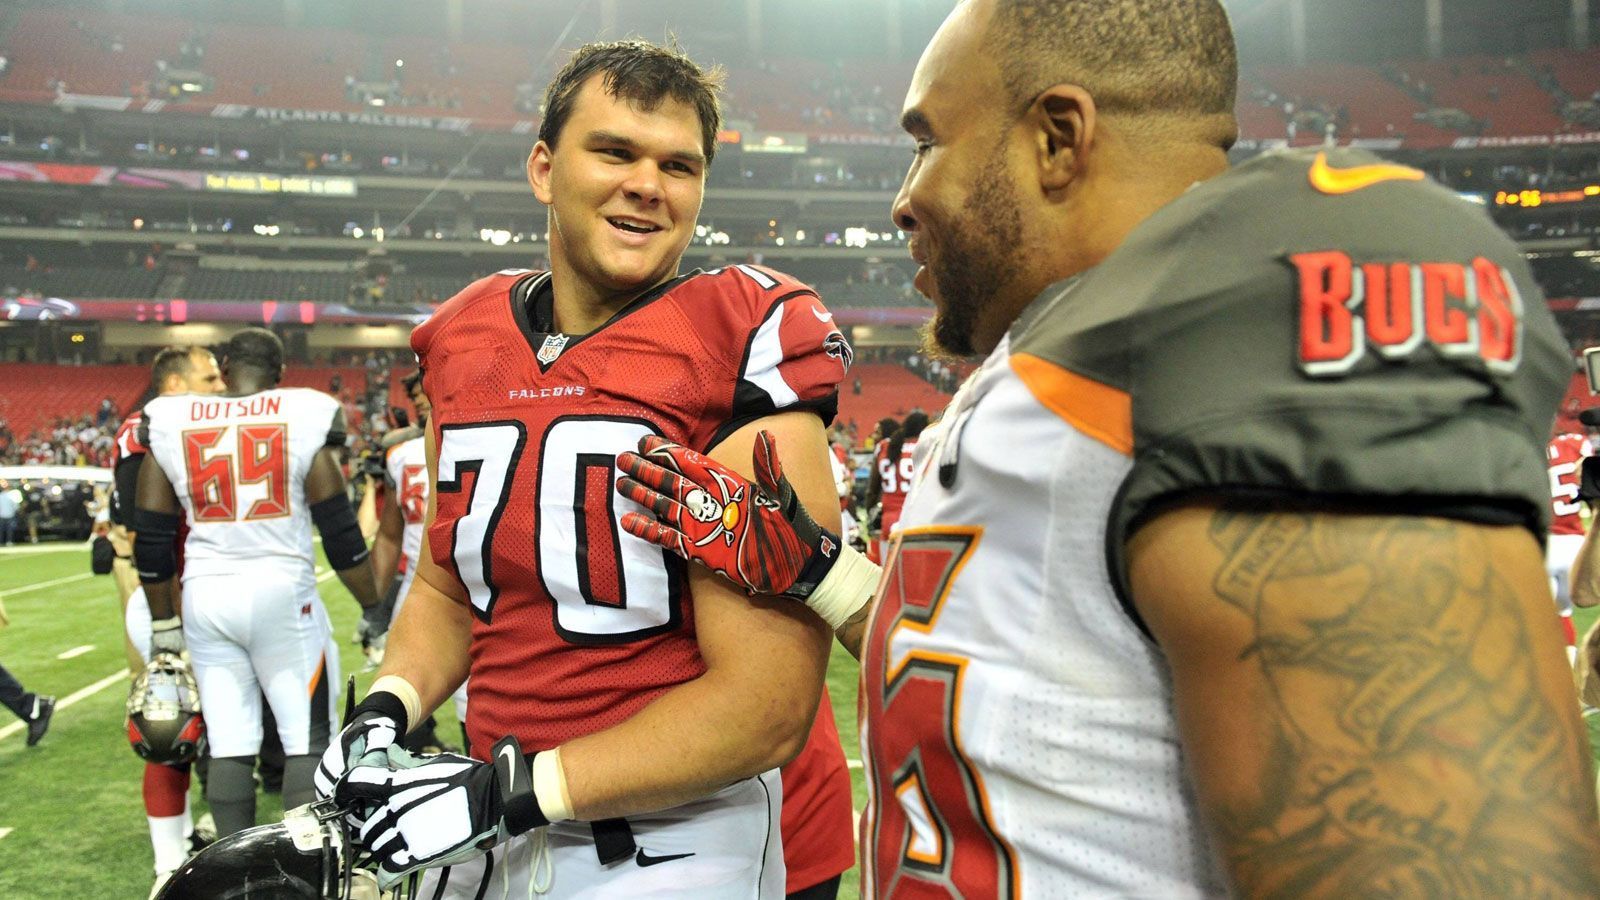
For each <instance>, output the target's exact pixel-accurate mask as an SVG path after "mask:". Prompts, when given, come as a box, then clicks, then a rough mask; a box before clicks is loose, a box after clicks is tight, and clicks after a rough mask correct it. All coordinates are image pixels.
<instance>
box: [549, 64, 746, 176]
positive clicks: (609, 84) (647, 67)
mask: <svg viewBox="0 0 1600 900" xmlns="http://www.w3.org/2000/svg"><path fill="white" fill-rule="evenodd" d="M597 72H599V73H604V75H605V80H604V81H603V82H602V84H601V86H602V87H604V88H605V91H606V93H608V94H610V95H611V96H613V97H616V98H618V99H620V100H627V101H628V102H630V103H633V104H634V105H636V106H638V107H639V108H640V109H643V110H644V111H646V112H652V111H654V110H655V109H656V108H657V107H658V106H660V105H661V101H663V100H665V99H667V98H668V97H671V98H672V99H674V100H677V101H679V102H680V103H686V104H688V105H690V106H692V107H694V111H695V114H696V115H697V116H698V117H699V118H700V144H701V147H700V149H701V151H702V152H704V153H705V155H706V162H707V163H708V164H709V163H710V162H711V160H712V158H713V157H715V156H716V155H717V132H718V131H719V130H720V129H721V128H722V107H721V105H720V104H719V103H718V102H717V94H718V92H720V91H721V90H722V82H723V72H722V68H721V67H720V66H714V67H712V68H710V69H703V68H701V67H700V65H699V64H698V63H696V62H695V61H694V60H692V59H690V58H689V57H688V56H685V55H684V54H683V52H682V51H681V50H679V49H678V48H677V46H676V45H669V46H665V47H663V46H660V45H657V44H652V43H650V42H649V41H641V40H628V41H605V42H597V43H593V44H585V45H583V46H582V47H579V48H578V50H577V52H575V53H573V54H572V58H571V59H569V60H567V64H566V65H565V66H562V68H561V71H560V72H557V73H556V77H555V78H553V79H551V81H550V86H549V87H547V88H545V92H544V119H543V121H541V122H540V123H539V140H541V141H544V142H545V144H547V145H549V147H550V148H551V149H555V146H556V139H557V138H558V137H560V135H561V129H562V128H563V127H564V126H565V125H566V124H567V119H569V118H571V116H572V106H573V104H574V103H576V102H577V97H578V89H579V88H581V87H583V83H584V82H586V81H588V80H589V78H590V77H591V76H593V75H594V74H595V73H597Z"/></svg>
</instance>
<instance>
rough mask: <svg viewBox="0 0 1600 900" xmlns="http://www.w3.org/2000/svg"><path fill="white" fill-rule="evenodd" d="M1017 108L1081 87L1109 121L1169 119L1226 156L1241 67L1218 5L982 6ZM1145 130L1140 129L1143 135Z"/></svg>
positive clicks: (1046, 1)
mask: <svg viewBox="0 0 1600 900" xmlns="http://www.w3.org/2000/svg"><path fill="white" fill-rule="evenodd" d="M976 2H979V3H981V4H987V5H988V6H990V12H991V13H992V14H991V16H990V17H989V22H988V29H987V34H986V37H987V39H988V42H989V44H990V47H991V50H992V51H993V54H994V58H995V59H996V60H997V61H998V63H999V66H1000V74H1001V78H1002V79H1003V81H1004V82H1005V85H1006V90H1007V93H1008V94H1009V95H1010V99H1011V101H1012V102H1011V104H1010V105H1011V108H1012V109H1013V110H1014V111H1016V112H1017V113H1020V112H1021V111H1022V110H1024V109H1025V108H1026V107H1027V106H1028V104H1029V103H1030V102H1032V100H1033V98H1034V97H1036V96H1038V95H1039V93H1040V92H1042V91H1044V90H1045V89H1046V88H1048V87H1050V86H1051V85H1055V84H1075V85H1078V86H1079V87H1081V88H1083V89H1084V90H1085V91H1087V92H1088V93H1089V95H1090V96H1092V97H1093V98H1094V101H1095V106H1096V107H1097V108H1098V109H1099V111H1100V113H1101V114H1102V115H1106V116H1109V117H1115V118H1119V119H1123V120H1138V119H1147V120H1148V119H1160V120H1163V123H1164V125H1165V127H1167V128H1169V129H1170V128H1173V127H1177V128H1181V129H1183V130H1185V131H1191V132H1193V134H1194V136H1195V137H1197V138H1199V139H1202V140H1205V141H1207V142H1215V143H1218V144H1219V145H1220V146H1222V147H1224V148H1226V147H1229V146H1232V144H1233V141H1234V140H1235V139H1236V137H1237V136H1238V127H1237V125H1236V124H1235V122H1234V118H1233V105H1234V94H1235V91H1236V86H1237V84H1238V81H1239V61H1238V56H1237V53H1236V51H1235V48H1234V42H1233V29H1232V27H1231V26H1230V25H1229V24H1228V15H1227V13H1226V12H1224V11H1223V9H1222V4H1221V3H1220V2H1218V0H976ZM1135 127H1137V126H1135Z"/></svg>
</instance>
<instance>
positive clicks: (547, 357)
mask: <svg viewBox="0 0 1600 900" xmlns="http://www.w3.org/2000/svg"><path fill="white" fill-rule="evenodd" d="M565 349H567V336H566V335H564V334H549V335H545V338H544V344H543V345H542V346H540V347H539V355H538V360H539V364H540V365H542V366H548V365H550V364H551V363H553V362H555V361H556V357H558V356H560V355H561V351H562V350H565Z"/></svg>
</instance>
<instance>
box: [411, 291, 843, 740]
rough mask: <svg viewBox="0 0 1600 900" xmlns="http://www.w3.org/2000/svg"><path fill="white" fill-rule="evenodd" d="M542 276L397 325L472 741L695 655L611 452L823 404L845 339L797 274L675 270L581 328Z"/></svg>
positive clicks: (610, 708) (594, 699)
mask: <svg viewBox="0 0 1600 900" xmlns="http://www.w3.org/2000/svg"><path fill="white" fill-rule="evenodd" d="M550 309H551V295H550V288H549V276H548V274H545V273H539V274H533V273H518V272H506V273H500V274H497V275H493V276H490V277H489V278H486V279H483V280H481V281H479V282H477V283H475V284H473V285H471V286H470V287H468V288H467V289H466V290H464V291H463V292H461V293H460V294H458V295H457V296H456V297H455V298H453V299H452V300H450V301H449V302H448V303H446V304H445V305H444V306H443V307H441V308H440V309H439V311H438V312H437V313H435V314H434V316H433V317H432V318H431V319H430V320H429V321H427V322H426V323H424V324H423V325H421V326H419V327H418V328H417V330H416V331H415V332H414V333H413V334H412V338H411V342H412V348H413V349H414V350H415V351H416V353H417V358H418V360H419V361H420V363H421V365H422V370H423V373H424V374H423V378H424V386H425V387H426V389H427V393H428V396H429V398H431V399H432V400H433V414H432V417H431V419H430V421H429V423H428V427H429V428H430V429H431V430H432V432H433V436H434V439H435V441H436V446H437V451H436V453H437V465H438V472H437V479H438V480H437V484H436V485H435V490H436V496H435V500H434V502H435V515H434V520H433V523H432V525H431V530H430V532H429V534H428V543H429V547H430V548H431V549H430V552H431V553H432V554H433V559H434V561H435V562H436V563H438V564H439V565H440V566H441V567H443V568H444V569H445V570H446V571H449V572H452V573H454V574H455V575H456V576H457V577H458V578H459V580H460V582H461V584H462V586H463V587H464V588H465V589H466V592H467V594H468V595H469V597H470V601H471V604H472V612H473V615H474V617H475V618H474V623H473V639H472V650H471V655H472V665H471V674H470V678H471V683H472V705H471V707H470V710H469V713H468V722H467V727H468V732H469V734H470V736H471V739H472V744H473V745H474V746H476V747H489V746H491V745H492V744H493V743H494V741H496V740H498V739H499V738H500V737H502V736H504V735H506V734H515V735H516V736H517V737H518V739H519V740H520V741H521V742H522V745H523V746H524V747H525V748H529V749H533V748H548V747H552V746H555V745H557V744H559V743H561V742H563V741H566V740H569V739H571V738H574V737H578V736H581V735H584V734H588V733H590V732H594V731H597V730H600V729H602V728H605V727H607V726H609V725H612V724H615V723H616V722H619V721H622V720H624V719H626V718H628V717H629V716H631V715H632V714H633V713H634V712H636V711H637V710H639V709H640V708H641V707H643V706H644V705H645V704H647V703H649V701H650V700H651V699H653V698H654V697H655V696H657V695H658V694H660V693H661V692H662V691H665V690H667V689H668V688H670V687H672V686H674V685H677V684H680V683H682V682H684V681H688V680H690V679H692V678H695V677H697V676H698V675H700V674H701V673H702V672H703V671H704V664H703V663H702V661H701V659H700V655H699V650H698V647H697V646H696V644H695V636H694V625H693V622H694V619H693V615H692V609H691V602H690V598H689V596H688V594H687V591H686V586H687V579H686V577H685V572H684V570H683V567H682V565H681V561H680V560H679V559H678V558H677V557H675V556H672V555H671V554H669V553H666V552H665V551H662V550H661V549H660V548H659V547H656V546H654V545H652V544H649V543H646V542H644V541H641V540H639V539H637V538H635V537H633V536H632V535H629V534H627V533H626V532H624V531H623V530H622V528H621V527H620V525H619V524H618V522H619V520H620V518H621V516H622V514H623V513H624V512H625V511H627V507H628V506H629V505H630V504H629V503H628V501H626V500H623V499H622V498H620V497H618V496H616V494H615V493H614V492H613V490H612V483H613V482H614V481H615V479H616V478H617V475H618V472H617V470H616V465H615V460H616V455H617V454H618V453H621V452H623V451H625V450H631V449H634V448H635V446H636V445H637V443H638V441H639V438H641V437H643V436H644V435H647V434H659V435H664V436H666V437H667V438H669V439H671V440H674V441H677V442H679V443H682V444H684V445H686V446H689V447H694V448H696V449H700V450H708V449H710V448H712V447H715V446H716V445H717V443H718V442H720V441H721V440H722V439H723V438H724V437H726V436H727V435H728V434H730V433H732V432H733V431H734V430H736V429H737V428H739V427H741V426H742V425H744V424H746V423H748V422H751V421H753V420H755V419H758V418H761V417H763V416H767V415H771V414H773V413H775V412H778V411H782V410H807V409H809V410H814V411H815V412H816V413H817V414H818V415H820V416H821V417H822V418H823V419H824V420H825V421H827V420H831V419H832V417H833V414H834V410H835V407H836V404H837V402H838V392H837V385H838V382H839V380H840V379H841V378H843V376H844V373H845V368H846V364H847V362H848V356H849V351H848V346H847V345H846V344H845V343H844V338H843V336H842V335H841V334H840V332H839V331H838V330H837V328H835V327H834V325H833V321H832V320H833V316H832V314H830V313H829V312H828V311H827V310H826V309H825V308H823V306H822V304H821V302H820V301H819V300H818V298H817V296H816V294H815V292H813V291H812V290H811V289H810V288H808V287H806V286H805V285H803V284H800V283H798V282H796V281H793V280H791V279H789V278H787V277H786V276H783V275H780V274H778V273H776V272H772V271H770V270H767V269H763V268H760V267H757V266H733V267H729V268H726V269H721V270H716V271H712V272H703V273H702V272H694V273H691V274H688V275H684V276H682V277H679V278H676V279H674V280H672V281H670V282H667V283H665V284H663V285H661V286H660V287H658V288H656V289H655V290H652V291H650V292H649V293H647V294H646V295H644V296H642V297H640V298H639V299H637V300H635V301H634V302H633V303H632V304H630V305H629V306H628V307H627V308H626V309H624V310H623V311H621V312H619V313H618V314H617V315H616V316H614V317H613V318H612V319H611V321H609V322H608V323H606V324H605V325H604V326H602V327H601V328H599V329H598V330H596V331H594V332H592V333H589V334H586V335H580V336H570V335H559V334H551V333H548V332H547V331H546V329H547V328H548V327H549V326H548V323H549V322H550V320H551V312H550Z"/></svg>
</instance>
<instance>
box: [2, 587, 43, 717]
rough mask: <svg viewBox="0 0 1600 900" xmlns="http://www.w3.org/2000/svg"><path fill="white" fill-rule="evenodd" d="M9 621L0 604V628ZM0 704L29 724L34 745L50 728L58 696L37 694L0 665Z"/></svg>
mask: <svg viewBox="0 0 1600 900" xmlns="http://www.w3.org/2000/svg"><path fill="white" fill-rule="evenodd" d="M9 622H10V620H9V619H7V618H6V615H5V607H3V606H0V628H4V627H5V626H6V625H7V624H9ZM0 706H4V707H5V708H6V709H9V710H11V712H12V714H13V715H15V716H16V717H17V718H19V719H21V720H22V721H23V723H25V724H26V725H27V726H28V746H29V747H32V746H33V745H35V744H37V743H39V739H40V738H42V737H44V733H45V732H46V731H49V730H50V718H51V717H52V716H54V715H55V712H56V698H54V697H47V696H45V695H44V694H35V693H33V692H32V691H30V690H28V689H27V688H24V687H23V686H22V682H20V681H18V680H17V677H16V676H15V675H12V674H11V673H10V672H9V671H7V670H6V667H5V666H0Z"/></svg>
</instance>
